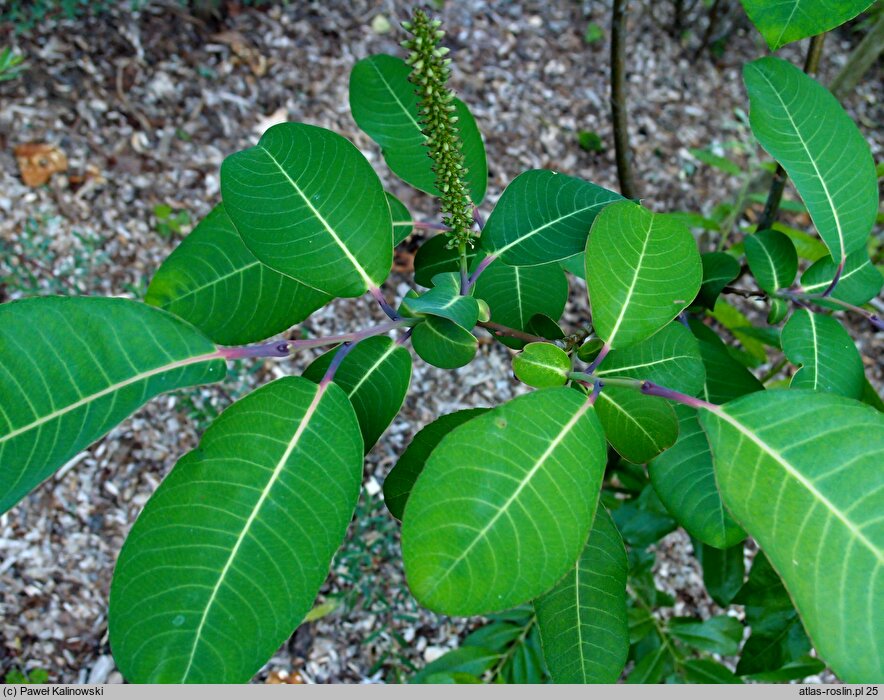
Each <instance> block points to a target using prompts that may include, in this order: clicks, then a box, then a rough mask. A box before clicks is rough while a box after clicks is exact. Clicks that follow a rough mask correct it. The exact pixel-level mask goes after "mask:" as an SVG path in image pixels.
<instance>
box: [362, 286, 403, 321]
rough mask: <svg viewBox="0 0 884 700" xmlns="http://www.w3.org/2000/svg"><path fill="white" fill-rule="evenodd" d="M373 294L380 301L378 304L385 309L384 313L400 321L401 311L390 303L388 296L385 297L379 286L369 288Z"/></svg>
mask: <svg viewBox="0 0 884 700" xmlns="http://www.w3.org/2000/svg"><path fill="white" fill-rule="evenodd" d="M368 291H369V292H370V293H371V295H372V296H373V297H374V300H375V301H376V302H377V303H378V305H379V306H380V307H381V309H383V311H384V313H385V314H387V316H388V317H389V318H390V319H391V320H393V321H398V320H400V319H401V318H402V317H401V316H400V315H399V312H398V311H396V309H394V308H393V307H392V306H390V303H389V302H388V301H387V299H386V297H384V293H383V292H382V291H381V290H380V289H379V288H378V287H372V288H371V289H369V290H368Z"/></svg>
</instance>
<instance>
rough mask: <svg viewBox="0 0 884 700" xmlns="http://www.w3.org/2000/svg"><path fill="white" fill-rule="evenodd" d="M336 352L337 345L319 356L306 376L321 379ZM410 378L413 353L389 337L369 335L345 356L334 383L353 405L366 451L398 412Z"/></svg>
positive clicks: (316, 379)
mask: <svg viewBox="0 0 884 700" xmlns="http://www.w3.org/2000/svg"><path fill="white" fill-rule="evenodd" d="M337 351H338V350H337V348H335V349H334V350H330V351H329V352H327V353H325V354H323V355H320V356H319V357H317V358H316V359H315V360H314V361H313V362H311V363H310V366H309V367H307V369H306V370H304V375H303V376H304V377H306V378H307V379H309V380H310V381H313V382H317V383H318V382H319V381H321V380H322V377H323V376H324V375H325V372H326V370H327V369H328V367H329V365H330V364H331V361H332V359H333V358H334V356H335V353H337ZM410 381H411V353H409V352H408V350H406V349H405V348H404V347H403V346H402V345H399V344H398V343H395V342H394V341H393V340H391V339H390V338H386V337H383V336H374V337H372V338H366V339H365V340H363V341H360V342H359V343H358V344H357V345H356V347H354V348H353V349H352V350H351V351H350V352H349V353H348V354H347V355H346V357H344V360H343V361H342V362H341V365H340V366H339V367H338V369H337V371H336V372H335V378H334V383H335V384H337V385H338V386H339V387H341V388H342V389H343V390H344V391H345V392H346V394H347V398H348V399H350V403H351V404H353V409H354V410H355V411H356V420H358V421H359V429H360V431H361V432H362V442H363V444H364V446H365V451H366V452H368V451H369V450H370V449H371V448H372V447H373V446H374V444H375V443H376V442H377V441H378V438H380V437H381V435H383V433H384V431H385V430H386V429H387V426H389V425H390V423H392V422H393V419H394V418H395V417H396V414H397V413H399V409H400V408H402V402H403V401H404V400H405V394H406V393H407V392H408V384H409V382H410Z"/></svg>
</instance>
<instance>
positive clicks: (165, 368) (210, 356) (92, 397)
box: [0, 350, 224, 444]
mask: <svg viewBox="0 0 884 700" xmlns="http://www.w3.org/2000/svg"><path fill="white" fill-rule="evenodd" d="M223 359H224V357H223V355H221V353H220V352H219V351H217V350H216V351H215V352H210V353H206V354H204V355H197V356H196V357H188V358H186V359H183V360H176V361H175V362H171V363H169V364H167V365H162V366H161V367H155V368H154V369H151V370H147V371H145V372H139V373H138V374H136V375H134V376H132V377H129V379H126V380H124V381H122V382H116V383H114V384H111V385H110V386H107V387H105V388H104V389H102V390H101V391H97V392H95V393H94V394H89V395H88V396H83V397H81V398H80V399H79V400H78V401H75V402H74V403H71V404H68V405H67V406H65V407H64V408H59V409H56V410H55V411H52V412H51V413H47V414H46V415H45V416H42V417H41V418H38V419H37V420H34V421H32V422H30V423H28V424H27V425H23V426H21V427H20V428H16V429H15V430H12V431H10V432H8V433H6V435H3V436H0V444H2V443H4V442H6V441H7V440H11V439H12V438H14V437H17V436H18V435H21V434H22V433H26V432H28V431H29V430H33V429H34V428H38V427H40V426H41V425H43V424H45V423H48V422H49V421H52V420H55V419H56V418H60V417H61V416H63V415H65V414H67V413H70V412H71V411H75V410H76V409H78V408H81V407H82V406H86V405H88V404H89V403H91V402H93V401H97V400H98V399H100V398H102V397H103V396H107V395H108V394H112V393H114V392H115V391H119V390H121V389H125V388H126V387H127V386H130V385H132V384H135V383H137V382H140V381H143V380H145V379H150V378H151V377H155V376H156V375H158V374H163V373H164V372H171V371H173V370H176V369H180V368H182V367H187V366H189V365H194V364H199V363H200V362H208V361H210V360H223Z"/></svg>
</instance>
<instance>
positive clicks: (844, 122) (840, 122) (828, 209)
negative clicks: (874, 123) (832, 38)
mask: <svg viewBox="0 0 884 700" xmlns="http://www.w3.org/2000/svg"><path fill="white" fill-rule="evenodd" d="M827 12H828V10H827ZM743 79H744V80H745V82H746V89H747V90H748V92H749V100H750V104H751V111H750V114H749V117H750V122H751V125H752V132H753V133H754V134H755V137H756V138H757V139H758V141H759V142H760V143H761V145H762V146H763V147H764V149H765V150H766V151H767V152H768V153H770V154H771V155H772V156H773V157H774V158H775V159H776V160H777V161H779V163H780V164H781V165H782V166H783V167H784V168H785V169H786V172H787V173H788V174H789V177H790V178H792V181H793V182H794V183H795V188H796V189H797V190H798V193H799V194H800V195H801V198H802V199H803V200H804V203H805V204H806V205H807V210H808V211H809V212H810V217H811V219H813V223H814V225H815V226H816V228H817V231H819V234H820V236H821V237H822V239H823V241H824V242H825V244H826V246H827V247H828V248H829V251H830V252H831V254H832V257H833V258H834V259H836V260H841V259H842V258H843V257H845V256H846V255H847V254H849V253H852V252H853V251H855V250H857V249H858V248H861V247H863V246H864V245H865V242H866V238H867V237H868V235H869V231H870V230H871V228H872V225H873V224H874V223H875V217H876V215H877V213H878V180H877V178H876V176H875V164H874V162H873V161H872V155H871V152H870V151H869V146H868V144H867V143H866V141H865V139H864V138H863V135H862V134H861V133H860V131H859V129H858V128H857V127H856V124H854V123H853V121H852V120H851V119H850V117H849V116H848V115H847V113H846V112H845V111H844V109H843V108H842V107H841V105H840V104H838V100H836V99H835V98H834V97H833V96H832V93H830V92H829V91H828V90H826V89H825V88H824V87H823V86H822V85H820V84H819V83H818V82H816V81H815V80H814V79H813V78H811V77H810V76H808V75H807V74H805V73H804V72H802V71H801V70H800V69H798V68H796V67H795V66H793V65H791V64H790V63H787V62H786V61H783V60H781V59H779V58H775V57H773V56H766V57H765V58H760V59H758V60H756V61H753V62H752V63H748V64H746V66H745V67H744V69H743ZM821 124H824V125H825V128H820V125H821Z"/></svg>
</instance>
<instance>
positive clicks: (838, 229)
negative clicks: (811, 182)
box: [756, 68, 846, 260]
mask: <svg viewBox="0 0 884 700" xmlns="http://www.w3.org/2000/svg"><path fill="white" fill-rule="evenodd" d="M756 70H757V71H758V73H759V75H761V77H762V79H764V81H765V82H766V83H767V84H768V86H769V87H770V89H771V91H773V94H774V96H775V97H776V98H777V100H779V103H780V105H781V106H782V108H783V112H784V113H785V115H786V118H787V119H788V120H789V123H790V124H791V125H792V129H793V130H794V131H795V136H796V137H797V138H798V142H799V143H800V144H801V147H802V148H803V149H804V153H805V154H806V155H807V160H808V161H810V164H811V165H812V166H813V171H814V172H815V173H816V176H817V179H818V180H819V183H820V185H821V186H822V188H823V193H824V194H825V195H826V200H827V201H828V203H829V209H831V211H832V219H833V220H834V221H835V232H836V233H837V234H838V243H839V244H840V250H839V251H838V252H839V254H840V257H841V259H842V260H843V259H844V257H845V253H846V249H845V245H844V233H843V232H842V230H841V219H840V218H839V216H838V209H837V208H836V207H835V203H834V202H833V201H832V195H831V194H829V188H828V186H827V185H826V181H825V180H824V179H823V176H822V175H821V174H820V170H819V168H818V167H817V165H816V161H815V160H814V159H813V156H812V155H811V153H810V149H809V148H808V147H807V142H806V141H805V140H804V137H803V136H802V135H801V132H800V131H798V125H797V124H796V123H795V120H794V119H792V114H791V113H790V112H789V108H788V106H787V105H786V102H785V101H784V100H783V98H782V97H781V96H780V93H779V92H778V91H777V89H776V87H775V86H774V84H773V83H772V82H771V81H770V79H769V78H768V77H767V75H765V73H764V71H762V70H760V69H758V68H756ZM793 179H794V178H793ZM834 258H835V256H834V255H833V256H832V259H834Z"/></svg>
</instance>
